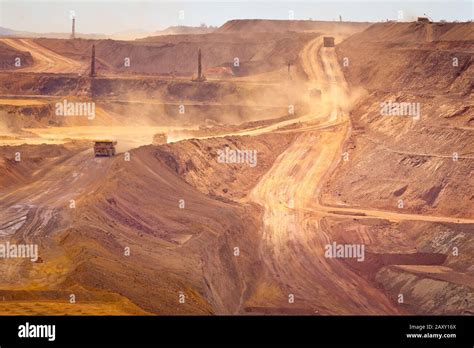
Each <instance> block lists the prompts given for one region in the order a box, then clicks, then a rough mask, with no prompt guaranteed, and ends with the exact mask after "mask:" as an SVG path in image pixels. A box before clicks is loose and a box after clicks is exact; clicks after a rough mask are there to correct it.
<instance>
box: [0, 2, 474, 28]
mask: <svg viewBox="0 0 474 348" xmlns="http://www.w3.org/2000/svg"><path fill="white" fill-rule="evenodd" d="M473 6H474V0H451V1H449V0H448V1H444V0H442V1H441V0H434V1H427V0H424V1H400V0H398V1H393V0H392V1H383V0H370V1H356V0H341V1H337V0H336V1H327V0H326V1H319V0H306V1H288V0H287V1H270V0H263V1H250V0H248V1H247V0H240V1H235V0H234V1H217V0H215V1H196V0H194V1H193V0H191V1H189V0H188V1H164V0H149V1H144V0H121V1H116V0H115V1H113V0H102V1H92V0H71V1H67V0H66V1H48V0H23V1H22V0H0V26H1V27H6V28H10V29H15V30H22V31H33V32H43V33H44V32H69V31H70V27H71V20H70V11H74V13H75V16H76V31H77V32H80V33H98V34H112V33H116V32H121V31H129V30H135V29H142V30H145V31H155V30H158V29H164V28H166V27H168V26H172V25H191V26H198V25H200V24H201V23H206V24H207V25H214V26H219V25H222V24H223V23H224V22H226V21H227V20H230V19H242V18H264V19H289V16H290V15H291V13H293V15H294V19H309V18H312V19H318V20H333V19H337V18H338V16H339V15H342V18H343V20H344V19H345V20H353V21H381V20H385V19H397V16H398V13H399V11H400V10H401V11H403V14H404V18H405V19H406V20H412V19H413V18H414V17H416V16H418V15H423V14H424V13H426V14H427V15H428V16H430V17H431V18H432V19H434V20H440V19H445V20H448V21H453V20H459V21H467V20H472V17H473V11H474V7H473ZM180 11H184V13H183V12H180ZM290 11H293V12H290ZM180 14H181V17H182V15H183V14H184V19H182V18H180Z"/></svg>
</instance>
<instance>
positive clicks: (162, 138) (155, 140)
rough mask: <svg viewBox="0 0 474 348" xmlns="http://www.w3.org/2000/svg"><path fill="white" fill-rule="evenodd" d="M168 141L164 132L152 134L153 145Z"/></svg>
mask: <svg viewBox="0 0 474 348" xmlns="http://www.w3.org/2000/svg"><path fill="white" fill-rule="evenodd" d="M167 142H168V137H167V136H166V134H165V133H157V134H155V135H154V136H153V145H161V144H166V143H167Z"/></svg>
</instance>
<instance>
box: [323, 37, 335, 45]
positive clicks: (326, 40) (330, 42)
mask: <svg viewBox="0 0 474 348" xmlns="http://www.w3.org/2000/svg"><path fill="white" fill-rule="evenodd" d="M323 46H324V47H334V38H333V37H332V36H325V37H323Z"/></svg>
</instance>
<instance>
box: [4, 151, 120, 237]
mask: <svg viewBox="0 0 474 348" xmlns="http://www.w3.org/2000/svg"><path fill="white" fill-rule="evenodd" d="M112 163H113V160H112V159H108V158H95V157H94V155H93V151H92V149H89V150H86V151H82V152H80V153H78V154H76V155H74V156H72V157H71V158H70V159H68V160H66V161H64V162H63V163H61V164H58V165H55V166H54V167H52V168H51V171H49V172H48V173H47V174H46V175H44V176H43V177H42V178H40V179H38V180H35V181H33V182H31V183H29V184H25V185H22V186H21V187H17V188H15V189H12V190H5V191H0V195H1V196H2V200H1V202H0V221H2V226H3V228H2V230H0V232H3V233H4V234H5V235H6V234H7V232H8V234H9V235H12V234H14V233H16V232H17V231H18V232H20V233H21V238H22V239H24V240H30V239H32V238H34V237H36V236H37V235H41V234H42V233H43V232H44V233H47V232H48V228H47V226H48V223H49V222H50V220H51V219H52V218H53V217H54V216H55V215H56V214H57V213H59V212H60V211H62V212H68V211H70V210H69V209H68V208H69V205H70V203H71V200H79V199H80V197H83V196H85V195H87V193H88V192H92V191H94V190H96V189H97V188H98V187H100V185H101V182H102V180H101V178H104V177H105V175H106V172H107V170H108V169H109V168H110V166H111V165H112ZM20 222H21V223H20ZM8 227H10V228H8ZM14 227H16V228H14ZM17 236H18V235H17Z"/></svg>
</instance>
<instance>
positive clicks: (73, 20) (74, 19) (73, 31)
mask: <svg viewBox="0 0 474 348" xmlns="http://www.w3.org/2000/svg"><path fill="white" fill-rule="evenodd" d="M75 38H76V18H75V17H72V32H71V39H75Z"/></svg>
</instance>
